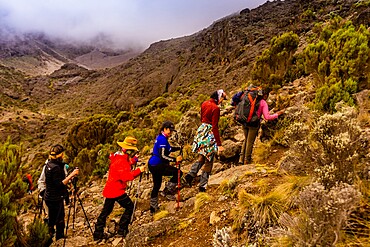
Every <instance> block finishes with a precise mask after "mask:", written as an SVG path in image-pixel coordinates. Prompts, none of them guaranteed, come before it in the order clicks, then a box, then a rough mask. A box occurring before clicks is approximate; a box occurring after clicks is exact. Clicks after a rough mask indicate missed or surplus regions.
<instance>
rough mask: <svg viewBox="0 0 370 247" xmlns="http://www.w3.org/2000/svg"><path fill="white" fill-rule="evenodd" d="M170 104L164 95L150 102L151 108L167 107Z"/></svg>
mask: <svg viewBox="0 0 370 247" xmlns="http://www.w3.org/2000/svg"><path fill="white" fill-rule="evenodd" d="M167 106H168V104H167V100H166V99H165V98H164V97H162V96H160V97H158V98H156V99H154V100H153V101H152V102H150V104H149V107H150V109H152V110H153V109H160V108H165V107H167Z"/></svg>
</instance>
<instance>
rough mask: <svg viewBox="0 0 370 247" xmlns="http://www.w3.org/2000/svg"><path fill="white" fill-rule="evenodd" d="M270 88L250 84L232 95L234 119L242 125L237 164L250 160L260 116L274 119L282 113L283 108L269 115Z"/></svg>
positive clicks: (249, 161)
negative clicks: (241, 140)
mask: <svg viewBox="0 0 370 247" xmlns="http://www.w3.org/2000/svg"><path fill="white" fill-rule="evenodd" d="M270 91H271V90H270V89H269V88H265V89H262V87H257V86H254V85H251V86H249V87H248V88H247V90H245V91H244V92H238V93H236V94H235V95H234V96H233V97H232V102H231V105H233V106H235V114H234V119H235V120H236V121H237V122H238V123H240V124H241V125H242V126H243V132H244V141H243V145H242V150H241V153H240V156H239V162H238V164H239V165H244V164H250V163H251V162H252V150H253V145H254V142H255V140H256V137H257V135H258V130H259V128H260V124H261V117H262V115H263V118H264V119H265V120H267V121H271V120H274V119H276V118H278V117H279V116H280V115H281V114H283V113H284V110H281V111H278V112H277V113H275V114H272V115H270V113H269V108H268V104H267V102H266V100H267V99H268V96H269V94H270Z"/></svg>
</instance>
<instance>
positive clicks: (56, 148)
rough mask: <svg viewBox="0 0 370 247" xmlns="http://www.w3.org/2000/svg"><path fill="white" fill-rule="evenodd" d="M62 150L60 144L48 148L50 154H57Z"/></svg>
mask: <svg viewBox="0 0 370 247" xmlns="http://www.w3.org/2000/svg"><path fill="white" fill-rule="evenodd" d="M63 152H64V147H63V146H62V145H60V144H57V145H54V146H52V147H51V149H50V155H58V154H61V153H63Z"/></svg>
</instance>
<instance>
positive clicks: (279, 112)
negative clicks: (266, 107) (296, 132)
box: [276, 110, 285, 116]
mask: <svg viewBox="0 0 370 247" xmlns="http://www.w3.org/2000/svg"><path fill="white" fill-rule="evenodd" d="M284 113H285V110H280V111H278V112H277V113H276V114H278V116H280V115H283V114H284Z"/></svg>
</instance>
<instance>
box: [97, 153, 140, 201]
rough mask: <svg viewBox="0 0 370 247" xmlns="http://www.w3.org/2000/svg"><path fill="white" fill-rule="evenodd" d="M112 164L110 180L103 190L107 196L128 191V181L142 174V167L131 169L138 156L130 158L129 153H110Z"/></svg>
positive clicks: (111, 196) (113, 196) (114, 196)
mask: <svg viewBox="0 0 370 247" xmlns="http://www.w3.org/2000/svg"><path fill="white" fill-rule="evenodd" d="M109 159H110V166H109V173H108V180H107V183H106V184H105V187H104V190H103V196H104V197H106V198H116V197H119V196H121V195H123V194H125V193H126V191H125V189H126V187H127V182H128V181H132V180H134V178H135V177H137V176H139V175H140V169H139V168H137V169H135V170H131V165H134V164H136V162H137V158H135V157H134V158H132V159H130V158H129V156H128V154H125V153H121V152H116V153H114V154H110V155H109Z"/></svg>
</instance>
